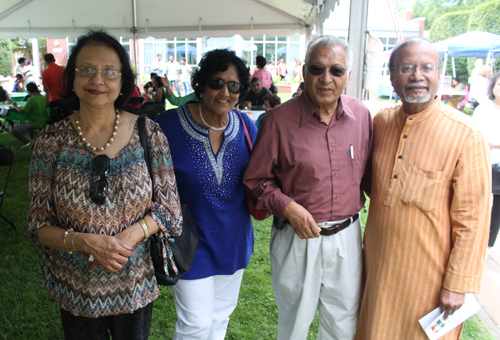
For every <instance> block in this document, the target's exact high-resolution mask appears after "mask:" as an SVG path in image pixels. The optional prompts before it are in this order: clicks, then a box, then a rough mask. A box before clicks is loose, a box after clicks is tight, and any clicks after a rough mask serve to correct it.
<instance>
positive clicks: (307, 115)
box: [298, 92, 357, 126]
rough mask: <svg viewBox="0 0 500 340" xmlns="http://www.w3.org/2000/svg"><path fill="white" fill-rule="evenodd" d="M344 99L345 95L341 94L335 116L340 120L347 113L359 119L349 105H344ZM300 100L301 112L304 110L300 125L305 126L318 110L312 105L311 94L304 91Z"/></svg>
mask: <svg viewBox="0 0 500 340" xmlns="http://www.w3.org/2000/svg"><path fill="white" fill-rule="evenodd" d="M344 101H345V95H344V94H341V95H340V98H339V99H338V105H337V109H336V110H335V116H334V117H335V119H336V120H339V119H341V118H342V117H343V116H344V114H345V116H346V117H349V118H352V119H354V120H355V121H357V120H356V117H355V116H354V113H353V112H352V110H351V109H350V108H349V106H347V105H344ZM298 102H299V107H300V109H301V112H302V116H301V122H300V126H303V125H304V124H306V123H307V122H308V121H309V119H311V117H313V116H314V114H315V113H316V110H315V109H314V107H313V106H312V104H311V101H310V100H309V96H308V95H307V93H305V92H303V93H302V94H301V95H300V96H299V97H298ZM318 116H319V114H318Z"/></svg>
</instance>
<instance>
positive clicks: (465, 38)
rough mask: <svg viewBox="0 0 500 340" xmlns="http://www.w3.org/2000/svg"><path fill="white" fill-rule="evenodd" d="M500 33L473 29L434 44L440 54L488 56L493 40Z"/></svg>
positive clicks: (496, 38) (498, 36) (498, 37)
mask: <svg viewBox="0 0 500 340" xmlns="http://www.w3.org/2000/svg"><path fill="white" fill-rule="evenodd" d="M498 39H500V35H498V34H493V33H489V32H481V31H472V32H467V33H464V34H460V35H457V36H456V37H453V38H450V39H446V40H443V41H439V42H437V43H435V44H434V47H436V49H437V50H438V52H439V54H440V55H444V56H446V55H447V56H449V57H476V58H486V57H487V56H488V52H490V49H491V46H492V45H491V44H492V43H493V41H495V40H498Z"/></svg>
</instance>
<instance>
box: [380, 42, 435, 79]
mask: <svg viewBox="0 0 500 340" xmlns="http://www.w3.org/2000/svg"><path fill="white" fill-rule="evenodd" d="M422 43H429V44H430V45H431V46H432V47H434V45H433V44H432V41H430V40H429V39H427V38H424V37H416V38H410V39H408V40H406V41H403V42H402V43H399V44H397V45H396V46H394V48H393V49H392V52H391V56H390V57H389V70H390V71H391V72H392V71H393V70H394V68H395V66H394V59H396V56H397V54H398V53H399V51H400V50H401V49H403V48H405V47H406V46H408V45H410V44H422ZM434 49H435V50H436V52H438V51H437V49H436V48H435V47H434ZM438 55H439V53H438ZM442 67H443V62H442V59H441V56H439V63H438V68H439V69H440V70H441V69H442Z"/></svg>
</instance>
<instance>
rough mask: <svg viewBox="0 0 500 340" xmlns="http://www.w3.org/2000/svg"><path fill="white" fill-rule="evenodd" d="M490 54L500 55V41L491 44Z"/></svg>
mask: <svg viewBox="0 0 500 340" xmlns="http://www.w3.org/2000/svg"><path fill="white" fill-rule="evenodd" d="M490 53H492V54H496V53H500V39H496V40H494V41H493V42H492V43H491V48H490Z"/></svg>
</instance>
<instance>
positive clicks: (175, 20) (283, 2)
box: [0, 0, 338, 38]
mask: <svg viewBox="0 0 500 340" xmlns="http://www.w3.org/2000/svg"><path fill="white" fill-rule="evenodd" d="M135 1H136V8H137V10H136V15H137V32H138V37H139V38H146V37H148V36H154V37H156V38H173V37H175V36H182V37H187V38H195V37H202V36H214V37H217V36H219V37H220V36H226V37H227V36H233V35H235V34H240V35H243V36H256V35H262V34H269V35H274V36H277V35H292V34H295V33H305V30H306V29H307V28H309V27H310V26H312V24H313V22H314V19H315V15H316V10H315V7H314V6H313V4H312V3H313V0H238V1H235V0H176V1H172V0H168V1H166V0H135ZM337 2H338V0H324V3H325V8H327V7H328V6H330V7H328V8H331V5H332V3H337ZM133 3H134V0H130V1H120V0H85V1H81V0H65V1H61V0H2V1H1V2H0V38H14V37H16V36H22V37H25V38H38V37H42V36H44V37H49V38H60V37H64V36H71V37H77V36H79V35H80V34H82V33H83V32H84V31H85V29H87V28H88V27H90V26H96V27H102V28H104V29H106V30H107V31H108V32H109V33H110V34H113V35H115V36H124V37H128V38H132V36H133V33H132V31H133V27H134V17H133V12H134V11H133V7H134V6H133Z"/></svg>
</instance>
